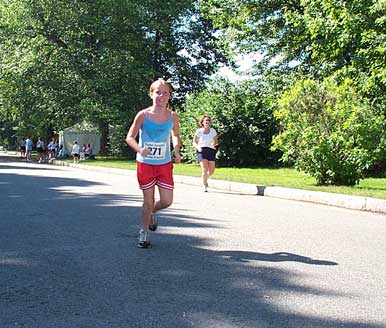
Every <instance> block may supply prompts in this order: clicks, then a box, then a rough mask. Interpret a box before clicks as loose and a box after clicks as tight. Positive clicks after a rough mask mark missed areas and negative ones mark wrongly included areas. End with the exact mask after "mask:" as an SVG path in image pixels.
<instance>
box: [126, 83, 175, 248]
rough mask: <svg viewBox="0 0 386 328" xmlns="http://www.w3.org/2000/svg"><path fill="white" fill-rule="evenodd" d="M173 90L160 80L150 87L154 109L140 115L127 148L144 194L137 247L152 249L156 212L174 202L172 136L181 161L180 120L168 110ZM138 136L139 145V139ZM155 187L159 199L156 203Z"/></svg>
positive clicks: (156, 223) (128, 137) (131, 128)
mask: <svg viewBox="0 0 386 328" xmlns="http://www.w3.org/2000/svg"><path fill="white" fill-rule="evenodd" d="M171 92H172V86H171V85H170V84H169V83H168V82H166V81H164V80H163V79H159V80H157V81H155V82H153V83H152V84H151V85H150V89H149V96H150V98H151V99H152V102H153V104H152V106H150V107H148V108H146V109H143V110H141V111H139V112H138V113H137V115H136V116H135V118H134V121H133V123H132V125H131V127H130V129H129V132H128V133H127V137H126V142H127V144H128V145H129V146H130V147H131V148H132V149H133V150H134V151H135V152H136V153H137V155H136V160H137V179H138V183H139V188H140V189H142V193H143V205H142V218H141V222H142V229H141V230H140V231H139V240H138V247H140V248H148V247H149V246H150V233H149V230H151V231H154V230H156V229H157V225H158V222H157V221H158V220H157V217H156V215H155V213H156V212H158V211H160V210H162V209H164V208H167V207H169V206H170V205H171V204H172V202H173V189H174V181H173V163H172V156H171V151H170V133H171V136H172V141H173V148H174V157H175V162H176V163H179V162H180V161H181V155H180V146H181V139H180V131H179V130H180V127H179V117H178V115H177V114H176V113H175V112H173V111H172V110H171V109H170V107H169V99H170V96H171ZM138 134H139V141H138V142H137V141H136V138H137V136H138ZM155 186H157V187H158V191H159V197H160V199H159V200H158V201H156V202H155V198H154V195H155Z"/></svg>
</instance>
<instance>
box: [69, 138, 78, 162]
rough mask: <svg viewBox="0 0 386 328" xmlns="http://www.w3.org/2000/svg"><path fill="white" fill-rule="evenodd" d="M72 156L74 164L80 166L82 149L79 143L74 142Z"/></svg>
mask: <svg viewBox="0 0 386 328" xmlns="http://www.w3.org/2000/svg"><path fill="white" fill-rule="evenodd" d="M71 155H72V156H73V158H74V164H79V158H80V147H79V145H78V142H77V141H74V143H73V145H72V149H71Z"/></svg>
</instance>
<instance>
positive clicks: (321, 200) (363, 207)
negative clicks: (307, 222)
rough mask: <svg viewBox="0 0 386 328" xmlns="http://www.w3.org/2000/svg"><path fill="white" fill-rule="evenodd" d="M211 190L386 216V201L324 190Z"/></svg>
mask: <svg viewBox="0 0 386 328" xmlns="http://www.w3.org/2000/svg"><path fill="white" fill-rule="evenodd" d="M54 164H55V165H61V166H71V167H76V168H80V169H85V170H90V171H101V172H107V173H114V174H123V175H130V176H135V175H136V172H135V171H134V170H124V169H115V168H107V167H98V166H88V165H79V164H72V163H66V162H61V161H54ZM174 181H175V182H176V183H182V184H187V185H194V186H201V185H202V182H201V178H197V177H191V176H184V175H174ZM210 187H211V188H215V189H221V190H227V191H232V192H238V193H241V194H247V195H257V196H266V197H273V198H281V199H288V200H296V201H303V202H310V203H317V204H323V205H329V206H336V207H343V208H347V209H352V210H359V211H368V212H375V213H381V214H386V200H384V199H379V198H372V197H363V196H351V195H344V194H336V193H329V192H324V191H312V190H304V189H294V188H285V187H275V186H262V185H254V184H249V183H241V182H233V181H225V180H215V179H211V180H210Z"/></svg>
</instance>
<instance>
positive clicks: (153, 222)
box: [149, 213, 158, 231]
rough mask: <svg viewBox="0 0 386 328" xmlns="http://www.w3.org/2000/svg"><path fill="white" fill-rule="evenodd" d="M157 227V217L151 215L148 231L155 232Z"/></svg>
mask: <svg viewBox="0 0 386 328" xmlns="http://www.w3.org/2000/svg"><path fill="white" fill-rule="evenodd" d="M157 227H158V219H157V216H156V215H155V214H154V213H152V214H151V216H150V224H149V230H151V231H156V230H157Z"/></svg>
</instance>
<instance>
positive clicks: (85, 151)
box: [71, 141, 93, 164]
mask: <svg viewBox="0 0 386 328" xmlns="http://www.w3.org/2000/svg"><path fill="white" fill-rule="evenodd" d="M71 155H72V157H73V158H74V164H78V163H79V160H85V159H87V158H93V153H92V148H91V145H90V144H87V145H86V144H83V146H82V147H80V146H79V145H78V142H77V141H74V143H73V144H72V149H71Z"/></svg>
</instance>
